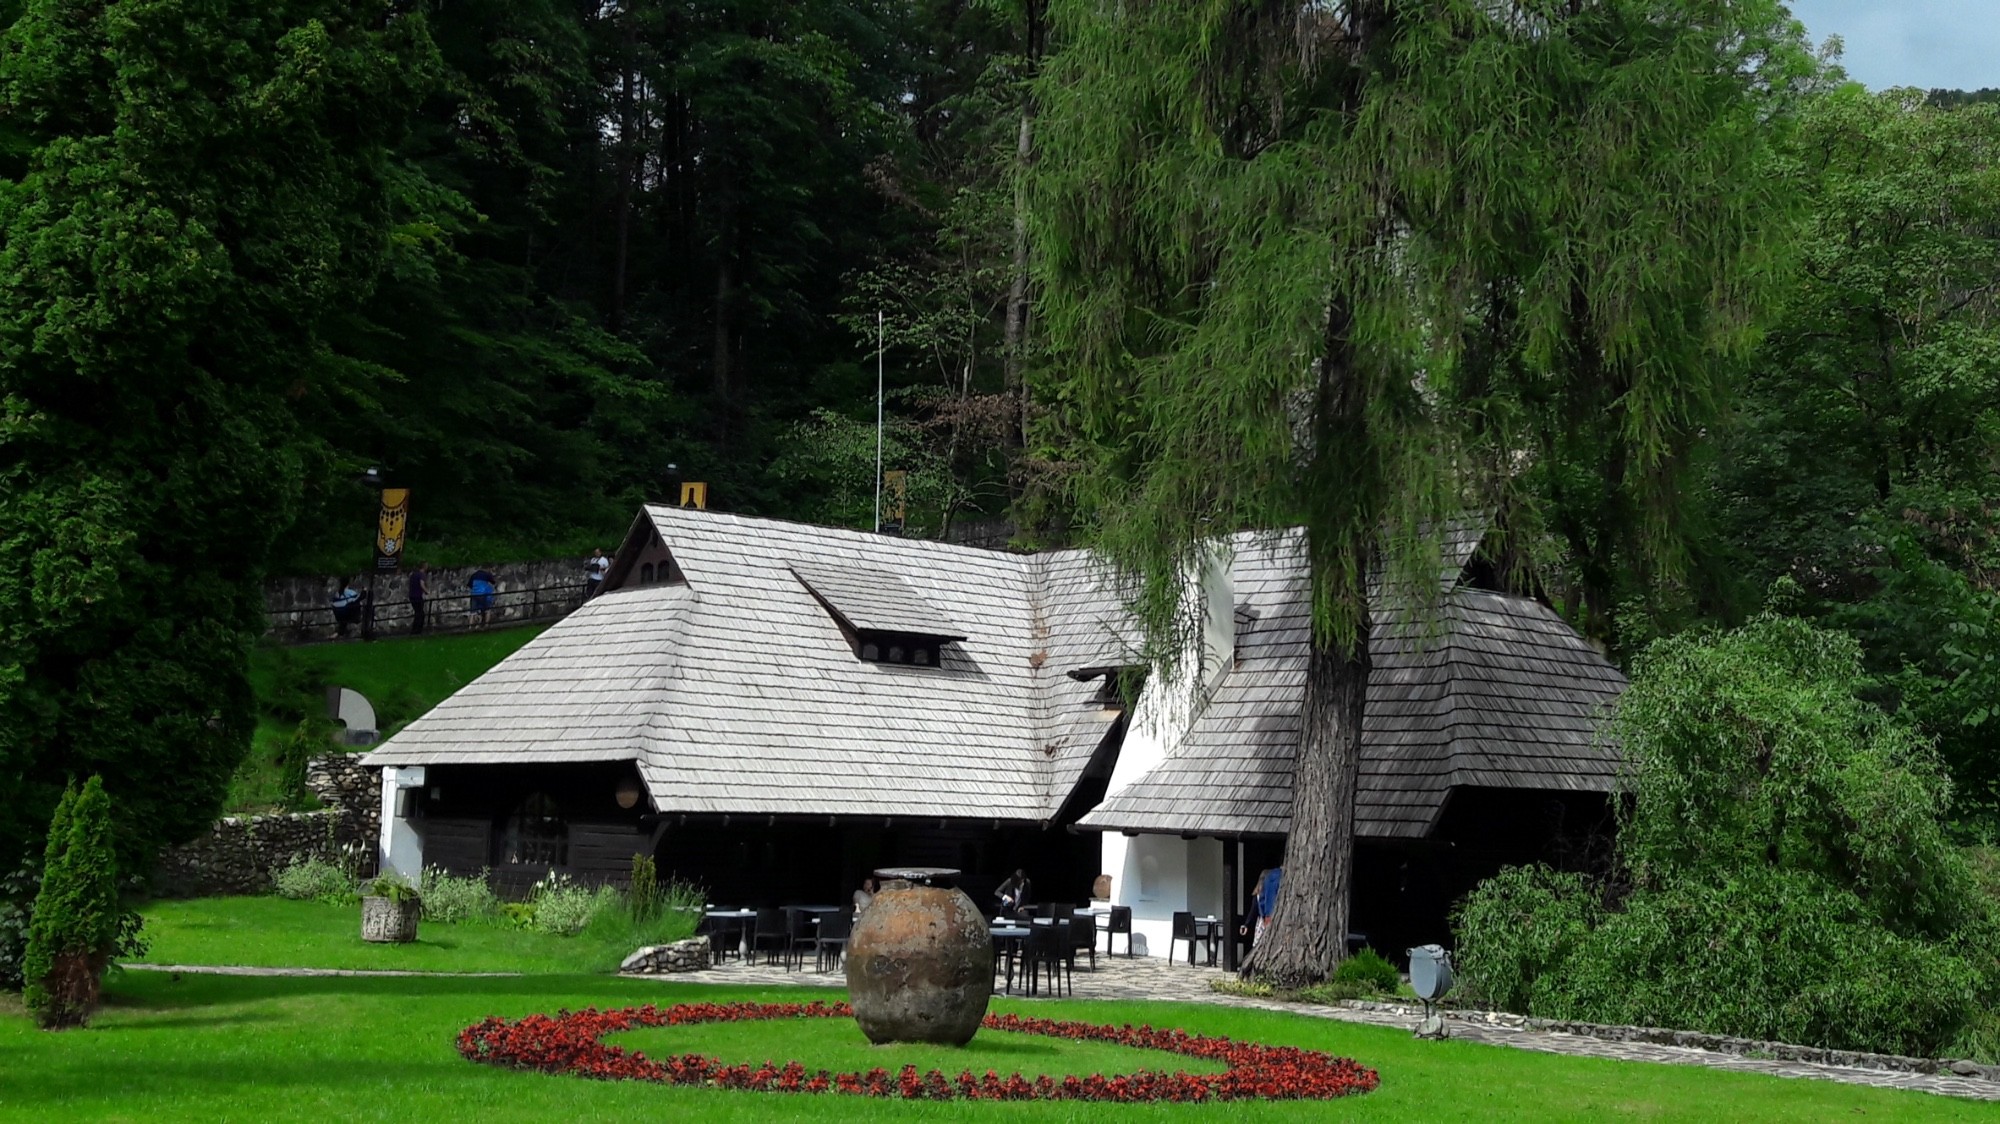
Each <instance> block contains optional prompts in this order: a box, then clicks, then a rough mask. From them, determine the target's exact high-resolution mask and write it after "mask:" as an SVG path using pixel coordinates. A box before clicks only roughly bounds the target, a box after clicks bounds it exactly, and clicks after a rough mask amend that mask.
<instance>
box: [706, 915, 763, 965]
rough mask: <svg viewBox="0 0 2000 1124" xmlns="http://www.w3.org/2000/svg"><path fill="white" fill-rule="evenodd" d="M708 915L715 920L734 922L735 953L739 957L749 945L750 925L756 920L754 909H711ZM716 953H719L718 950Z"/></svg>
mask: <svg viewBox="0 0 2000 1124" xmlns="http://www.w3.org/2000/svg"><path fill="white" fill-rule="evenodd" d="M708 916H709V917H710V918H711V919H713V920H716V921H734V922H736V929H737V934H736V955H737V956H738V957H739V958H741V957H742V956H743V950H744V949H746V948H748V947H749V946H750V927H751V926H752V925H754V924H755V923H756V921H757V911H756V910H754V909H711V910H709V911H708ZM717 951H718V955H720V950H717Z"/></svg>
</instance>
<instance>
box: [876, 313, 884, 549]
mask: <svg viewBox="0 0 2000 1124" xmlns="http://www.w3.org/2000/svg"><path fill="white" fill-rule="evenodd" d="M884 338H885V337H884V336H883V334H882V310H881V309H879V308H878V309H876V310H875V533H876V534H878V535H879V534H881V533H882V353H883V351H884V349H885V348H886V347H887V344H886V343H885V342H884Z"/></svg>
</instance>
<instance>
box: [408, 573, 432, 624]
mask: <svg viewBox="0 0 2000 1124" xmlns="http://www.w3.org/2000/svg"><path fill="white" fill-rule="evenodd" d="M430 598H431V564H430V563H428V562H419V563H417V568H416V569H414V570H411V571H410V635H412V636H418V635H421V634H422V633H423V631H424V614H425V612H426V611H427V610H428V609H429V608H430V604H429V602H430Z"/></svg>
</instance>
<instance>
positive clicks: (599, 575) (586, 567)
mask: <svg viewBox="0 0 2000 1124" xmlns="http://www.w3.org/2000/svg"><path fill="white" fill-rule="evenodd" d="M610 569H611V559H609V558H606V557H605V556H604V551H603V550H602V549H598V550H593V551H591V552H590V560H589V561H588V562H585V563H584V564H583V575H584V579H585V580H586V581H587V582H589V585H588V586H586V587H585V589H584V591H583V596H584V598H585V600H588V599H590V598H592V597H595V596H597V591H598V590H600V589H603V588H604V575H605V574H606V573H607V572H609V571H610Z"/></svg>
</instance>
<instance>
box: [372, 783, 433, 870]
mask: <svg viewBox="0 0 2000 1124" xmlns="http://www.w3.org/2000/svg"><path fill="white" fill-rule="evenodd" d="M423 785H424V767H423V766H422V765H401V766H398V765H388V766H385V767H384V768H383V769H382V835H381V838H380V840H379V841H378V843H377V852H378V854H377V858H378V859H379V860H380V864H379V866H378V868H377V869H379V870H380V871H381V872H382V873H384V874H389V873H392V872H393V873H395V874H400V875H402V876H403V877H404V878H407V879H409V880H410V881H411V882H412V883H415V882H416V881H417V880H418V879H419V878H420V877H422V875H423V872H424V840H423V836H421V835H419V834H417V827H416V825H415V824H413V823H411V822H410V821H409V820H408V819H406V818H405V817H404V816H403V815H402V814H401V813H402V812H403V810H404V800H405V799H406V797H405V795H404V794H405V793H407V794H408V796H407V799H409V800H411V801H414V800H415V799H416V797H417V790H419V789H421V788H423Z"/></svg>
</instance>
